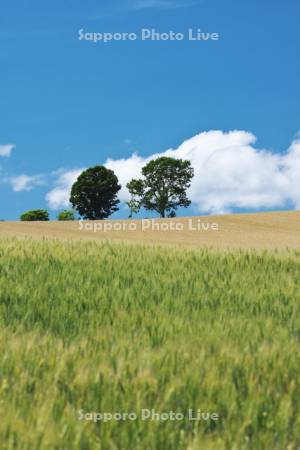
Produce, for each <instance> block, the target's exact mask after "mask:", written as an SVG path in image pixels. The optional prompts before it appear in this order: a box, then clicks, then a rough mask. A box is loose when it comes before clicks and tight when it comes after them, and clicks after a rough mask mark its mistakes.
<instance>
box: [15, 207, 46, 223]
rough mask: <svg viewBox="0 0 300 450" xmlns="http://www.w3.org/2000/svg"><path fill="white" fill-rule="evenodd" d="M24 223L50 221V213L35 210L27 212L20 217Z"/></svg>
mask: <svg viewBox="0 0 300 450" xmlns="http://www.w3.org/2000/svg"><path fill="white" fill-rule="evenodd" d="M20 220H21V221H22V222H34V221H43V222H44V221H46V220H49V214H48V211H46V210H45V209H35V210H32V211H26V212H24V213H23V214H22V215H21V216H20Z"/></svg>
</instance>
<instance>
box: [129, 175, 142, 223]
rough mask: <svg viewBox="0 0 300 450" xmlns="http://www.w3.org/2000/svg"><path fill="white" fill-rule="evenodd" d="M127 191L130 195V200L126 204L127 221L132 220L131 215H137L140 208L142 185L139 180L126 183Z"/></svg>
mask: <svg viewBox="0 0 300 450" xmlns="http://www.w3.org/2000/svg"><path fill="white" fill-rule="evenodd" d="M127 189H128V190H129V192H130V194H131V199H130V200H129V201H128V202H126V204H127V206H128V207H129V209H130V215H129V219H132V216H133V214H137V213H138V212H139V210H140V208H141V200H140V199H139V197H141V195H142V192H143V183H142V181H141V180H131V181H130V182H129V183H127Z"/></svg>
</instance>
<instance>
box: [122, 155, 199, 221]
mask: <svg viewBox="0 0 300 450" xmlns="http://www.w3.org/2000/svg"><path fill="white" fill-rule="evenodd" d="M142 175H143V178H141V179H139V180H131V181H130V182H129V183H128V184H127V189H128V190H129V192H130V194H131V200H130V201H131V202H133V204H135V205H139V207H144V208H145V209H147V210H153V211H156V212H158V213H159V215H160V217H166V215H167V216H169V217H174V216H175V215H176V210H177V208H179V207H185V208H186V207H188V206H189V205H190V204H191V201H190V200H189V199H188V197H187V194H186V191H187V189H188V188H189V187H190V185H191V180H192V178H193V176H194V169H193V168H192V167H191V163H190V161H185V160H182V159H175V158H168V157H161V158H157V159H154V160H152V161H150V162H149V163H148V164H147V165H146V166H145V167H143V169H142Z"/></svg>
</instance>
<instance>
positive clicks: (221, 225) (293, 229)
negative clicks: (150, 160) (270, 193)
mask: <svg viewBox="0 0 300 450" xmlns="http://www.w3.org/2000/svg"><path fill="white" fill-rule="evenodd" d="M189 221H192V227H189ZM104 222H105V225H106V226H107V228H108V227H109V225H111V227H115V228H117V226H116V224H119V226H121V227H122V230H121V231H119V230H117V229H115V230H111V231H109V230H108V231H106V232H104V231H103V230H102V231H101V230H100V229H99V230H98V231H96V232H94V231H92V230H91V229H88V228H89V227H90V228H91V227H94V226H95V225H96V224H97V223H98V224H99V228H100V226H101V225H103V224H104ZM104 222H102V223H101V222H96V223H95V222H92V223H89V222H86V223H84V224H80V223H79V222H77V221H76V222H55V221H51V222H0V236H1V235H4V236H18V237H22V236H28V237H34V238H40V237H55V238H63V239H68V238H71V239H99V240H116V241H127V242H135V243H143V244H146V243H150V244H153V243H158V244H171V245H184V246H189V247H210V248H215V249H239V248H241V249H251V248H253V249H286V248H294V249H297V248H299V247H300V212H299V211H297V212H294V211H293V212H271V213H258V214H234V215H222V216H208V217H193V218H177V219H164V220H158V219H156V220H155V224H154V225H152V224H150V223H149V221H148V222H147V221H146V222H145V226H144V230H142V222H141V221H140V220H134V221H128V220H120V221H116V220H107V221H104ZM130 224H133V228H135V229H134V230H133V231H130V230H129V227H130ZM159 224H161V227H160V229H158V230H157V229H156V228H159ZM162 224H166V228H167V230H166V231H164V230H162V229H161V228H162ZM168 224H173V225H174V224H175V225H176V224H181V225H182V227H183V230H179V231H178V230H176V229H175V230H172V229H171V225H169V226H168ZM202 224H203V228H202V229H201V225H202ZM212 225H217V228H218V229H217V230H215V229H212V228H211V226H212ZM197 226H199V227H200V230H199V231H195V228H197ZM208 226H209V228H208V229H207V227H208ZM191 228H192V229H191Z"/></svg>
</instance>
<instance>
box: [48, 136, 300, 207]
mask: <svg viewBox="0 0 300 450" xmlns="http://www.w3.org/2000/svg"><path fill="white" fill-rule="evenodd" d="M255 143H256V137H255V136H254V135H253V134H252V133H249V132H246V131H230V132H223V131H218V130H216V131H208V132H204V133H200V134H198V135H196V136H194V137H192V138H191V139H188V140H186V141H185V142H183V143H182V144H181V145H180V146H179V147H178V148H176V149H168V150H166V151H164V152H161V153H156V154H153V155H151V156H149V157H147V158H143V157H142V156H139V155H138V154H136V153H135V154H132V155H131V156H130V157H129V158H124V159H119V160H114V159H108V160H107V161H106V163H105V166H106V167H107V168H110V169H112V170H114V171H115V173H116V175H117V176H118V178H119V181H120V183H121V184H122V190H121V191H120V195H119V197H120V200H122V201H126V200H127V199H128V198H129V194H128V191H127V189H126V183H127V182H128V181H130V180H131V179H132V178H137V177H139V176H140V175H141V169H142V167H143V166H144V165H145V164H147V162H148V161H150V160H151V159H154V158H157V157H160V156H170V157H173V158H182V159H188V160H190V161H191V163H192V166H193V167H194V169H195V177H194V179H193V182H192V186H191V188H190V190H189V193H188V194H189V197H190V198H191V200H192V202H193V205H194V207H195V210H196V211H197V212H200V213H209V214H222V213H225V212H231V211H232V210H234V209H237V208H239V209H244V210H258V209H271V208H283V207H285V206H286V205H291V206H292V207H294V208H300V135H299V136H297V137H296V138H295V140H294V141H293V142H292V145H291V146H290V148H289V149H288V150H287V151H286V152H285V153H273V152H271V151H269V150H266V149H259V148H256V147H255ZM82 170H83V169H82ZM80 172H81V170H75V171H68V172H65V173H61V174H60V177H59V179H58V182H57V186H56V188H55V189H53V190H52V191H51V192H50V193H48V195H47V199H48V202H49V205H50V206H51V207H55V208H58V207H61V206H67V203H68V202H67V201H68V198H69V192H70V188H71V185H72V183H73V182H74V181H75V179H76V178H77V176H78V175H79V173H80Z"/></svg>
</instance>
